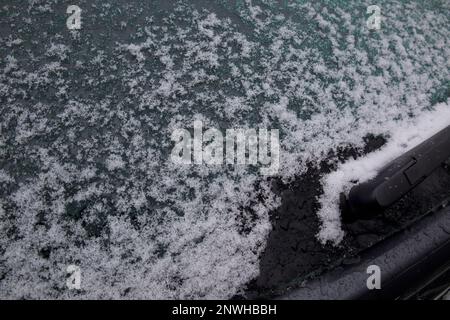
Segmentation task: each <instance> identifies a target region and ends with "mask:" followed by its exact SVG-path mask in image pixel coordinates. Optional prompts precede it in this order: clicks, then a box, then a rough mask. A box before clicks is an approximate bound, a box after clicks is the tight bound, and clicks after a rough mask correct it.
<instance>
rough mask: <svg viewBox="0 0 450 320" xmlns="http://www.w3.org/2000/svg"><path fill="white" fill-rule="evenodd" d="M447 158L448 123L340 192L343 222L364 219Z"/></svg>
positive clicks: (428, 173) (418, 181)
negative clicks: (369, 176) (343, 191)
mask: <svg viewBox="0 0 450 320" xmlns="http://www.w3.org/2000/svg"><path fill="white" fill-rule="evenodd" d="M449 158H450V126H448V127H447V128H445V129H444V130H442V131H440V132H439V133H437V134H436V135H434V136H433V137H431V138H430V139H428V140H426V141H424V142H422V143H421V144H419V145H418V146H417V147H415V148H413V149H411V150H410V151H408V152H406V153H405V154H403V155H402V156H400V157H398V158H397V159H395V160H394V161H392V162H391V163H389V164H388V165H387V166H385V167H384V168H383V169H382V170H380V173H379V174H378V175H377V176H376V177H375V178H373V179H371V180H369V181H367V182H364V183H361V184H359V185H357V186H355V187H353V188H352V189H351V190H350V192H349V194H348V197H347V196H345V194H341V211H342V218H343V221H344V222H353V221H355V220H358V219H368V218H371V217H373V216H374V215H376V214H378V213H380V212H382V211H383V210H384V209H386V208H388V207H390V206H391V205H393V204H394V203H395V202H397V201H398V200H400V199H401V198H402V197H403V196H405V195H406V194H407V193H408V192H410V191H411V190H413V189H414V188H416V187H417V186H418V185H419V184H421V183H422V182H423V181H424V180H425V179H426V178H427V177H428V176H430V175H431V174H432V173H433V172H434V171H435V170H436V169H438V168H439V167H440V166H441V165H442V164H443V163H444V162H445V161H446V160H448V159H449Z"/></svg>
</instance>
